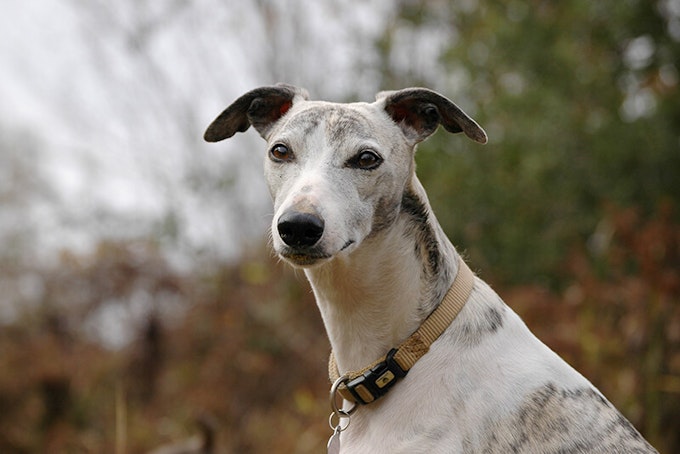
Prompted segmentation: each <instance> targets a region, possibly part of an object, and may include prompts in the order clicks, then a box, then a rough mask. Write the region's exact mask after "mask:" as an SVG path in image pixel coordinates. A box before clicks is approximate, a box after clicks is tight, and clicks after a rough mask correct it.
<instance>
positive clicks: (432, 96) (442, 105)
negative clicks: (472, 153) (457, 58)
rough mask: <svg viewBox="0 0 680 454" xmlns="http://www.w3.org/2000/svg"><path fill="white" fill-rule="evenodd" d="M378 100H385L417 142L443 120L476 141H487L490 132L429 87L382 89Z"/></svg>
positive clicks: (391, 113) (389, 113)
mask: <svg viewBox="0 0 680 454" xmlns="http://www.w3.org/2000/svg"><path fill="white" fill-rule="evenodd" d="M376 99H377V100H378V101H381V100H383V99H384V102H385V111H386V112H387V114H388V115H389V116H390V117H392V119H393V120H394V121H395V123H397V124H398V125H399V127H401V129H402V131H404V135H406V137H407V138H408V139H409V140H412V141H413V142H414V143H418V142H421V141H423V140H425V139H426V138H427V137H428V136H429V135H430V134H432V133H433V132H434V131H435V130H436V129H437V126H439V124H440V123H441V125H442V126H444V128H445V129H446V130H447V131H449V132H452V133H458V132H464V133H465V135H466V136H468V137H469V138H470V139H472V140H474V141H475V142H479V143H486V142H487V137H486V133H485V132H484V130H483V129H482V128H481V127H480V126H479V125H478V124H477V123H476V122H475V121H474V120H473V119H472V118H470V117H468V116H467V114H466V113H465V112H463V111H462V110H461V109H460V108H459V107H458V106H457V105H455V104H454V103H453V102H452V101H450V100H449V99H447V98H445V97H444V96H442V95H440V94H439V93H436V92H434V91H432V90H428V89H427V88H406V89H404V90H399V91H388V92H380V93H378V95H377V96H376Z"/></svg>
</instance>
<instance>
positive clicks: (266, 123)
mask: <svg viewBox="0 0 680 454" xmlns="http://www.w3.org/2000/svg"><path fill="white" fill-rule="evenodd" d="M297 98H299V99H308V98H309V95H308V94H307V90H305V89H303V88H298V87H294V86H292V85H286V84H277V85H274V86H271V87H260V88H256V89H254V90H251V91H249V92H248V93H246V94H245V95H243V96H241V97H240V98H238V99H237V100H236V101H234V102H233V103H232V104H231V105H230V106H229V107H227V108H226V109H225V110H224V111H223V112H222V113H221V114H219V115H218V117H217V118H215V120H214V121H213V122H212V123H210V126H208V129H206V131H205V134H204V135H203V138H204V139H205V140H206V141H207V142H219V141H220V140H224V139H228V138H229V137H231V136H233V135H234V134H236V133H237V132H244V131H246V130H247V129H248V128H249V127H250V125H253V127H254V128H255V129H257V132H259V133H260V135H261V136H262V137H264V138H265V139H266V136H267V133H268V132H269V131H270V130H271V127H272V126H273V125H274V123H276V122H277V121H278V120H279V119H280V118H281V117H282V116H284V115H285V114H286V112H288V110H289V109H290V108H291V107H292V106H293V102H295V100H296V99H297Z"/></svg>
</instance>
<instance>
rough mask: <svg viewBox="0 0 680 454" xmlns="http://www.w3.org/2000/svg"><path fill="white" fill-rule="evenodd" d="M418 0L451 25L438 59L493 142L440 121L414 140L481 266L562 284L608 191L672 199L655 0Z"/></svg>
mask: <svg viewBox="0 0 680 454" xmlns="http://www.w3.org/2000/svg"><path fill="white" fill-rule="evenodd" d="M420 5H421V9H420V10H419V12H420V14H417V15H415V14H414V12H413V2H409V7H408V8H406V11H405V13H404V17H405V19H407V20H408V21H409V23H411V24H412V26H413V27H434V26H440V27H441V26H442V23H444V25H446V26H448V27H449V28H450V29H452V30H455V34H454V36H455V40H454V42H453V43H452V44H451V46H450V47H448V48H447V49H445V50H444V52H443V55H442V61H441V66H442V70H443V71H444V72H445V73H448V74H450V77H449V80H450V81H451V82H450V83H451V84H453V85H454V86H455V85H456V84H458V85H462V87H463V88H462V89H461V90H460V93H452V94H451V96H452V97H453V98H454V99H457V100H459V99H460V100H461V105H462V107H463V108H464V109H466V110H468V111H473V112H475V111H476V112H477V114H476V115H475V117H476V118H477V119H478V120H479V121H480V123H481V124H482V125H483V126H484V127H485V128H486V129H487V131H488V133H489V136H490V143H489V145H487V146H486V147H484V148H482V147H479V146H477V145H470V144H468V143H467V141H465V140H464V139H462V138H461V139H458V138H451V137H449V136H448V135H446V134H444V133H442V132H440V133H439V134H437V135H436V136H435V137H433V138H432V139H431V140H430V141H428V142H425V143H424V144H423V145H422V146H421V151H420V153H419V156H418V164H419V175H420V176H421V179H422V180H423V182H424V185H425V186H426V188H427V189H428V191H429V194H430V197H431V199H432V203H433V205H434V208H435V212H437V214H438V216H439V218H440V221H441V222H442V224H443V225H444V227H445V229H446V230H447V231H448V232H449V233H450V234H451V236H452V238H453V239H454V241H456V242H458V243H459V245H460V246H462V247H463V248H464V249H466V250H468V253H469V254H470V255H471V256H472V257H473V258H474V259H475V260H476V262H477V263H479V264H480V266H481V267H482V268H483V269H490V268H493V269H494V270H495V271H494V272H497V273H498V277H499V278H501V279H503V280H505V281H507V282H527V281H537V282H544V283H547V284H550V285H563V284H564V282H563V281H562V279H561V278H560V277H559V266H560V264H561V262H562V261H563V260H564V257H565V254H566V252H567V251H568V250H569V248H570V247H571V246H572V245H573V244H575V243H583V242H585V241H587V239H588V237H589V236H590V235H591V234H592V233H593V232H594V229H595V227H596V225H597V224H598V222H599V221H600V219H601V217H602V209H603V207H604V206H605V205H606V204H608V203H615V204H618V205H621V206H629V205H632V206H637V207H640V208H641V209H642V210H643V211H644V212H645V213H650V212H652V211H654V209H655V208H656V206H657V205H658V204H659V203H660V202H661V201H663V200H669V199H670V200H672V201H673V203H677V201H678V200H679V199H680V185H678V184H677V180H678V177H680V175H679V170H680V136H679V134H678V130H680V90H679V89H678V76H677V68H676V67H675V64H676V63H677V61H680V42H678V40H675V39H673V38H672V37H671V36H669V35H668V33H667V32H666V30H667V26H666V25H667V24H666V22H667V18H665V17H664V16H663V15H662V12H661V11H662V9H661V8H660V6H659V5H655V4H654V3H653V2H647V1H627V2H619V1H604V2H589V1H585V0H573V1H567V2H542V1H535V2H527V3H523V2H480V3H479V4H476V6H475V7H474V8H472V9H465V10H461V9H457V8H456V7H455V6H449V7H448V8H445V7H443V6H442V5H441V4H440V3H439V2H436V3H433V4H429V3H428V2H421V3H420ZM428 5H437V7H436V8H438V9H437V11H438V12H439V14H434V13H430V14H428V13H427V11H428V8H432V9H435V7H434V6H428ZM383 46H385V44H384V43H383ZM388 47H389V46H388ZM459 79H462V80H463V82H461V83H458V82H457V81H458V80H459ZM400 82H401V83H408V82H409V81H404V80H402V81H400ZM445 83H446V82H445ZM462 142H465V143H462ZM452 149H456V150H457V152H452Z"/></svg>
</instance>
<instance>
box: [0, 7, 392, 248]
mask: <svg viewBox="0 0 680 454" xmlns="http://www.w3.org/2000/svg"><path fill="white" fill-rule="evenodd" d="M229 3H230V2H223V1H219V0H195V1H183V0H176V1H166V2H152V1H139V0H121V1H118V2H109V1H106V0H92V1H88V2H79V1H76V0H40V1H25V0H5V2H4V3H3V14H2V15H0V99H2V102H1V103H0V131H2V135H3V136H4V137H2V138H0V165H2V166H4V167H5V172H4V173H0V178H2V177H3V175H5V179H6V181H5V186H3V185H2V184H0V200H1V201H2V206H0V210H1V211H0V216H2V217H4V220H2V221H0V239H2V238H5V239H7V238H14V239H16V238H18V237H17V236H16V235H14V236H13V235H12V233H16V232H17V231H18V232H24V233H25V232H27V230H25V229H26V226H27V225H31V226H33V227H32V230H31V233H30V241H26V236H27V235H25V236H24V243H22V248H24V249H25V253H26V254H27V255H29V256H30V255H31V254H33V255H35V253H36V249H40V250H41V251H43V252H42V253H41V254H44V250H45V248H47V250H50V251H56V250H58V249H60V248H67V249H72V250H76V251H87V250H88V249H89V248H91V247H92V246H93V245H94V244H95V243H96V242H97V241H98V240H99V239H101V238H105V237H113V238H121V237H122V238H125V237H135V236H145V235H154V236H157V237H158V238H160V239H161V241H162V242H163V243H164V244H167V245H168V247H169V248H171V249H173V250H174V251H175V252H177V251H180V252H181V251H183V252H189V253H191V254H194V253H196V252H201V251H202V252H207V253H208V254H209V255H211V256H214V255H216V256H218V257H222V258H228V257H233V256H234V255H235V254H237V253H238V252H239V250H240V248H241V246H242V245H243V243H244V241H247V240H250V239H253V237H254V236H256V237H258V238H259V237H263V235H264V233H265V229H266V227H267V225H268V223H269V219H268V216H269V212H270V210H271V208H270V201H269V199H268V195H267V194H266V190H265V188H264V182H263V179H262V177H261V166H262V154H261V153H263V146H264V143H263V142H261V139H260V138H259V137H258V136H257V134H256V133H255V132H253V131H252V130H251V131H249V132H248V133H247V134H242V135H239V137H236V138H234V139H231V140H229V141H226V142H223V143H220V144H217V145H215V144H205V143H203V142H202V139H201V136H202V133H203V130H204V129H205V127H206V126H207V124H208V123H209V122H210V121H211V120H212V119H213V118H214V117H215V116H216V115H217V114H218V113H219V112H220V111H221V110H222V109H224V108H225V107H226V106H227V105H228V104H229V103H230V102H231V101H233V100H234V99H235V98H236V97H238V96H239V95H241V94H242V93H244V92H245V91H247V90H250V89H252V88H254V87H256V86H260V85H265V84H271V83H274V82H277V81H286V82H289V83H293V84H298V85H301V86H304V87H306V88H307V89H308V90H309V91H310V92H311V94H312V97H315V98H320V97H324V98H326V99H335V100H340V99H343V98H344V97H347V96H359V97H361V99H362V100H370V99H371V98H372V96H373V95H374V94H375V92H376V91H379V89H380V88H381V87H379V86H378V85H377V84H378V83H379V82H378V80H377V76H376V67H375V63H376V62H375V59H376V57H375V55H374V52H375V51H374V49H373V46H372V43H373V42H374V40H375V39H376V38H377V36H378V34H379V33H380V32H381V30H382V26H383V24H384V22H385V21H387V20H389V19H390V14H391V12H390V10H389V5H387V6H385V2H379V1H372V2H360V1H350V2H345V3H343V4H342V6H338V5H335V6H334V5H332V2H329V1H319V2H304V6H302V5H303V2H300V1H291V2H286V4H285V9H284V8H282V7H281V6H275V5H280V4H281V3H282V2H268V1H243V2H231V3H234V4H237V5H238V7H235V6H229ZM17 168H23V169H24V170H23V172H17V171H16V169H17ZM7 169H13V170H7ZM27 173H28V174H29V175H25V174H27ZM8 175H11V183H9V182H8V181H9V180H8V178H10V177H9V176H8ZM30 183H34V184H35V185H37V186H39V187H41V188H43V189H35V190H33V191H31V190H30V187H31V184H30ZM9 186H11V187H12V189H11V190H10V188H9ZM24 186H26V189H25V190H24V189H23V187H24ZM3 187H4V188H5V189H4V193H3V192H2V191H3V189H2V188H3ZM19 193H21V194H22V195H21V196H18V195H16V194H19ZM19 236H20V235H19ZM13 241H14V240H13Z"/></svg>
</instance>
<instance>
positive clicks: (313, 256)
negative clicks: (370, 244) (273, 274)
mask: <svg viewBox="0 0 680 454" xmlns="http://www.w3.org/2000/svg"><path fill="white" fill-rule="evenodd" d="M353 244H354V240H348V241H347V242H346V243H345V244H343V245H342V247H341V248H340V250H339V251H338V252H343V251H345V250H346V249H348V248H349V247H350V246H352V245H353ZM334 255H335V254H329V253H327V252H325V251H322V250H320V249H318V248H315V247H311V248H294V247H290V246H285V247H284V248H283V249H282V250H281V251H279V256H280V257H281V258H282V259H284V260H285V261H287V262H288V263H290V264H291V265H293V266H297V267H300V268H309V267H312V266H314V265H319V264H321V263H323V262H325V261H328V260H330V259H331V258H333V256H334Z"/></svg>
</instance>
